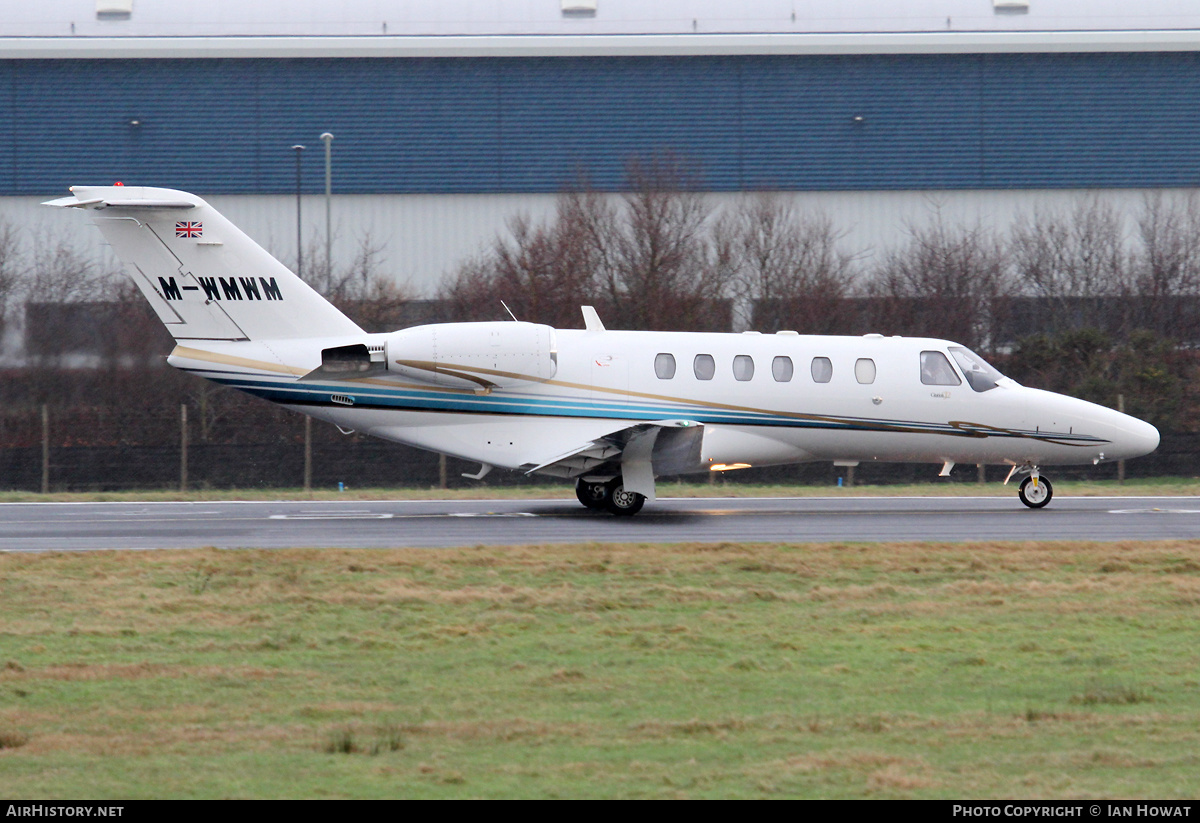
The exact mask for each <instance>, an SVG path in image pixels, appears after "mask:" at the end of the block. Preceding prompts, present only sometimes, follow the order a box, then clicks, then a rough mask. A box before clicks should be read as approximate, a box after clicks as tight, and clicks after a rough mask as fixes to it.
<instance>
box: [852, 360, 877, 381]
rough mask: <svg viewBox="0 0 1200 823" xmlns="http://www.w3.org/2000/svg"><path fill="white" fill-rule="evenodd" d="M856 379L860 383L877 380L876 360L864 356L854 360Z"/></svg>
mask: <svg viewBox="0 0 1200 823" xmlns="http://www.w3.org/2000/svg"><path fill="white" fill-rule="evenodd" d="M854 379H855V380H857V381H858V382H859V383H874V382H875V361H874V360H872V359H871V358H869V357H863V358H860V359H858V360H855V361H854Z"/></svg>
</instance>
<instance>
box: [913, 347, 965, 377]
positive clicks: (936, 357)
mask: <svg viewBox="0 0 1200 823" xmlns="http://www.w3.org/2000/svg"><path fill="white" fill-rule="evenodd" d="M921 382H922V383H924V384H925V385H926V386H961V385H962V381H961V380H959V379H958V375H957V374H956V373H955V372H954V367H953V366H951V365H950V361H949V360H948V359H946V355H944V354H942V353H941V352H940V351H923V352H921Z"/></svg>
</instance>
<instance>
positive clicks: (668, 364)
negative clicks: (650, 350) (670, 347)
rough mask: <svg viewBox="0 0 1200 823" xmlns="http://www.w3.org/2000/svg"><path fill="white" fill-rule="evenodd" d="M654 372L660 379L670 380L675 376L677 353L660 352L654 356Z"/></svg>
mask: <svg viewBox="0 0 1200 823" xmlns="http://www.w3.org/2000/svg"><path fill="white" fill-rule="evenodd" d="M654 373H655V374H657V375H658V379H659V380H670V379H671V378H672V377H674V376H675V355H673V354H660V355H658V356H657V357H655V358H654Z"/></svg>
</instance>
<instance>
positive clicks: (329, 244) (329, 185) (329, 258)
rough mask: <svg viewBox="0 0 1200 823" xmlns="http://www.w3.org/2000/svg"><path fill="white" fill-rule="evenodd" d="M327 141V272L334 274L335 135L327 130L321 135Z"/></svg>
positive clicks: (329, 274) (327, 274)
mask: <svg viewBox="0 0 1200 823" xmlns="http://www.w3.org/2000/svg"><path fill="white" fill-rule="evenodd" d="M321 140H322V141H323V142H324V143H325V274H326V276H327V277H328V276H331V275H332V274H333V229H332V228H331V226H332V225H333V224H332V222H331V221H332V219H331V218H330V216H329V215H330V214H331V211H332V210H331V207H330V200H331V194H332V193H333V135H332V134H330V133H329V132H325V133H324V134H322V135H321Z"/></svg>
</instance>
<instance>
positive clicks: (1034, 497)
mask: <svg viewBox="0 0 1200 823" xmlns="http://www.w3.org/2000/svg"><path fill="white" fill-rule="evenodd" d="M1017 496H1018V497H1020V498H1021V502H1022V503H1024V504H1025V505H1026V506H1028V507H1029V508H1031V509H1040V508H1042V507H1043V506H1045V505H1046V504H1047V503H1049V502H1050V498H1051V497H1053V496H1054V487H1053V486H1051V485H1050V481H1049V480H1047V479H1046V478H1044V477H1038V475H1037V474H1034V475H1032V476H1030V477H1026V478H1025V479H1024V480H1022V481H1021V486H1020V488H1019V489H1017Z"/></svg>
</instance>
